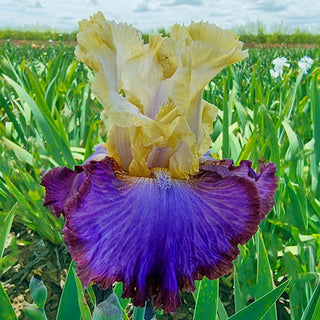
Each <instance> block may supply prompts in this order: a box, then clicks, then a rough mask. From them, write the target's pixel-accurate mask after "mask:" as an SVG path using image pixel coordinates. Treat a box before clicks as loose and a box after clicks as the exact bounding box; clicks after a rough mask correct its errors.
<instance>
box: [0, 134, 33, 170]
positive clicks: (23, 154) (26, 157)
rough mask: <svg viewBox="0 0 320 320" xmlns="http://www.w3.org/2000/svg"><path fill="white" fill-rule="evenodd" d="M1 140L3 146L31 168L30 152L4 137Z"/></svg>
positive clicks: (31, 158)
mask: <svg viewBox="0 0 320 320" xmlns="http://www.w3.org/2000/svg"><path fill="white" fill-rule="evenodd" d="M2 139H3V142H4V145H5V146H6V147H7V148H8V149H10V150H12V151H13V152H14V154H15V155H16V157H17V158H18V159H20V160H22V161H25V162H26V163H28V164H30V166H33V155H32V154H31V153H30V152H28V151H27V150H25V149H23V148H21V147H20V146H18V145H17V144H16V143H14V142H12V141H11V140H9V139H7V138H6V137H3V138H2Z"/></svg>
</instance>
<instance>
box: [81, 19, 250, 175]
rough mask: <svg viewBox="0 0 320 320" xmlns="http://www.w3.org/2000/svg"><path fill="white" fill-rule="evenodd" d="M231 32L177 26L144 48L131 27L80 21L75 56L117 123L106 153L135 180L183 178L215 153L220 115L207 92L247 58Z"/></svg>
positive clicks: (152, 38) (106, 114) (203, 26)
mask: <svg viewBox="0 0 320 320" xmlns="http://www.w3.org/2000/svg"><path fill="white" fill-rule="evenodd" d="M241 48H242V44H241V42H239V41H238V38H237V37H236V36H235V35H234V34H233V33H232V32H229V31H224V30H222V29H220V28H218V27H216V26H214V25H210V24H208V23H203V22H201V23H191V25H190V26H189V27H185V26H179V25H175V26H174V27H173V29H172V32H171V37H170V38H163V37H162V36H161V35H154V36H150V39H149V43H148V44H143V41H142V39H141V35H140V33H139V32H138V31H136V30H135V29H134V28H133V27H131V26H128V25H126V24H116V23H115V22H111V21H106V20H105V18H104V16H103V14H102V13H98V14H96V15H94V16H93V17H91V19H90V20H83V21H82V22H80V33H79V35H78V46H77V49H76V55H77V57H78V59H79V60H80V61H83V62H84V63H86V64H87V65H88V66H89V67H91V68H92V69H93V70H94V71H95V72H96V76H95V79H94V82H93V85H92V91H93V92H94V94H95V95H96V97H97V98H98V100H99V101H100V102H101V104H102V105H103V107H104V113H103V117H102V118H104V117H108V120H109V121H110V123H111V124H112V125H111V127H110V130H109V134H108V142H107V144H108V151H109V153H110V155H111V156H112V157H114V158H115V159H116V161H117V162H118V163H119V164H120V165H121V166H122V168H123V169H125V170H127V171H128V172H129V174H130V175H133V176H151V175H152V172H153V169H154V168H158V167H161V168H166V169H167V170H169V171H170V174H171V176H172V177H174V178H182V179H186V178H188V177H189V175H190V174H193V173H195V172H196V171H198V169H199V158H200V157H201V156H202V155H203V154H204V153H206V152H207V150H208V149H209V147H210V144H211V140H210V137H209V135H210V133H211V131H212V122H213V121H214V120H215V117H216V114H217V108H216V107H214V106H213V105H211V104H210V103H208V102H205V101H203V100H202V95H203V89H204V87H205V85H206V84H207V83H208V82H209V81H210V80H211V79H212V78H213V77H214V76H215V75H216V74H217V73H218V72H219V71H220V70H221V69H223V68H224V67H226V66H228V65H230V64H232V63H234V62H236V61H239V60H242V59H244V58H245V57H246V56H247V52H246V51H242V50H241Z"/></svg>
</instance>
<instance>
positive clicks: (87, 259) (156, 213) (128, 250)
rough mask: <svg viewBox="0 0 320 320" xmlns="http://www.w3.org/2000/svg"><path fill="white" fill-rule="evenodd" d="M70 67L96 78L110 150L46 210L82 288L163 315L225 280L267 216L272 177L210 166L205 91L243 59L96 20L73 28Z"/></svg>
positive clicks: (55, 191)
mask: <svg viewBox="0 0 320 320" xmlns="http://www.w3.org/2000/svg"><path fill="white" fill-rule="evenodd" d="M76 56H77V58H78V59H79V60H80V61H82V62H84V63H85V64H87V65H88V66H89V67H91V68H92V69H93V70H94V72H95V74H96V75H95V79H94V81H93V84H92V91H93V92H94V94H95V95H96V97H97V99H98V100H99V101H100V102H101V104H102V105H103V107H104V111H103V114H102V119H106V118H107V117H108V121H109V122H110V123H111V126H110V129H109V132H108V140H107V143H106V145H99V146H97V147H96V150H95V153H94V154H92V155H91V157H90V158H89V159H88V160H87V161H86V162H85V163H84V164H83V165H81V166H77V167H75V169H74V170H71V169H68V168H65V167H63V168H54V169H52V170H51V171H49V173H47V174H46V175H45V176H44V178H43V181H42V185H43V186H45V188H46V196H45V205H46V206H49V208H50V209H51V211H52V212H53V213H54V214H55V215H57V216H59V215H60V214H61V213H62V214H63V215H64V217H65V227H64V236H65V241H66V243H67V245H68V248H69V251H70V253H71V256H72V258H73V260H74V261H75V262H76V264H77V272H78V276H79V277H80V279H81V281H82V282H83V284H84V285H85V286H88V285H89V284H90V283H91V282H96V283H99V284H101V285H102V286H103V287H104V288H108V287H110V286H112V284H113V283H114V282H116V281H121V282H123V288H124V289H123V296H124V297H130V298H132V301H133V304H134V305H136V306H143V305H144V303H145V301H148V300H150V299H153V304H154V305H155V306H158V307H162V308H163V309H164V310H165V311H166V312H170V311H175V310H176V309H177V308H178V307H179V306H180V298H179V290H183V291H193V290H194V289H195V287H194V280H196V279H202V278H203V276H206V277H208V278H209V279H215V278H217V277H220V276H221V275H224V274H227V273H228V272H230V270H231V269H232V261H233V260H234V259H235V258H236V257H237V255H238V253H239V249H238V247H237V246H238V244H244V243H246V242H247V241H248V240H249V239H250V238H251V236H252V235H253V234H254V233H255V232H256V231H257V228H258V225H259V223H260V221H261V220H262V219H263V218H264V217H265V216H266V214H267V213H268V212H269V211H270V210H271V208H272V206H273V204H274V200H273V196H274V193H275V190H276V188H277V178H276V176H275V172H276V167H275V165H274V164H272V163H269V164H267V165H265V166H263V167H262V168H261V171H260V173H256V172H255V171H254V170H253V169H252V168H251V163H250V162H249V161H243V162H241V164H240V166H238V167H236V166H234V165H233V163H232V161H231V160H221V161H218V160H214V159H213V158H211V157H210V156H209V155H207V154H206V153H207V150H208V149H209V147H210V144H211V140H210V137H209V135H210V133H211V130H212V122H213V121H214V120H215V117H216V114H217V108H216V107H215V106H213V105H212V104H210V103H208V102H206V101H204V100H202V95H203V89H204V87H205V86H206V84H207V83H208V82H209V81H210V80H211V79H212V78H213V77H214V76H215V75H216V74H217V73H218V72H219V71H220V70H222V69H223V68H224V67H226V66H228V65H230V64H232V63H234V62H237V61H240V60H242V59H244V58H245V57H246V56H247V52H246V51H243V50H242V43H241V42H240V41H239V40H238V38H237V37H236V36H235V35H234V34H233V33H232V32H229V31H224V30H222V29H220V28H218V27H216V26H214V25H210V24H208V23H203V22H200V23H191V24H190V26H188V27H185V26H180V25H175V26H174V27H173V28H172V31H171V33H170V38H164V37H162V36H161V35H153V36H150V39H149V43H148V44H144V43H143V41H142V39H141V35H140V33H139V32H138V31H136V30H135V29H134V28H133V27H131V26H128V25H126V24H116V23H115V22H111V21H106V20H105V18H104V16H103V15H102V13H98V14H96V15H94V16H93V17H91V19H90V20H83V21H82V22H80V32H79V35H78V46H77V49H76Z"/></svg>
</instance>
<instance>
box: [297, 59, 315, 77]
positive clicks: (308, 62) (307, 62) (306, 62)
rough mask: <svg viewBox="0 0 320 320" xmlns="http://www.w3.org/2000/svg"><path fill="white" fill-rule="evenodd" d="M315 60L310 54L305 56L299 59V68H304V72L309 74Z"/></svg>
mask: <svg viewBox="0 0 320 320" xmlns="http://www.w3.org/2000/svg"><path fill="white" fill-rule="evenodd" d="M312 64H313V60H312V59H311V58H310V57H309V56H304V57H302V58H301V59H300V60H299V61H298V66H299V70H303V73H304V74H307V73H308V71H309V69H311V67H312Z"/></svg>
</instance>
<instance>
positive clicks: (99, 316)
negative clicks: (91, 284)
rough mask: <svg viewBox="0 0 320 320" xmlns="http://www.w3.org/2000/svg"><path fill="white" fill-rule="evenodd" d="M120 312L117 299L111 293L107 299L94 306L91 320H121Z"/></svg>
mask: <svg viewBox="0 0 320 320" xmlns="http://www.w3.org/2000/svg"><path fill="white" fill-rule="evenodd" d="M122 319H123V317H122V311H121V306H120V302H119V299H118V297H117V296H116V294H115V293H111V294H110V295H109V296H108V298H107V299H105V300H103V301H102V302H100V303H99V304H98V305H97V306H95V308H94V311H93V320H122Z"/></svg>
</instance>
